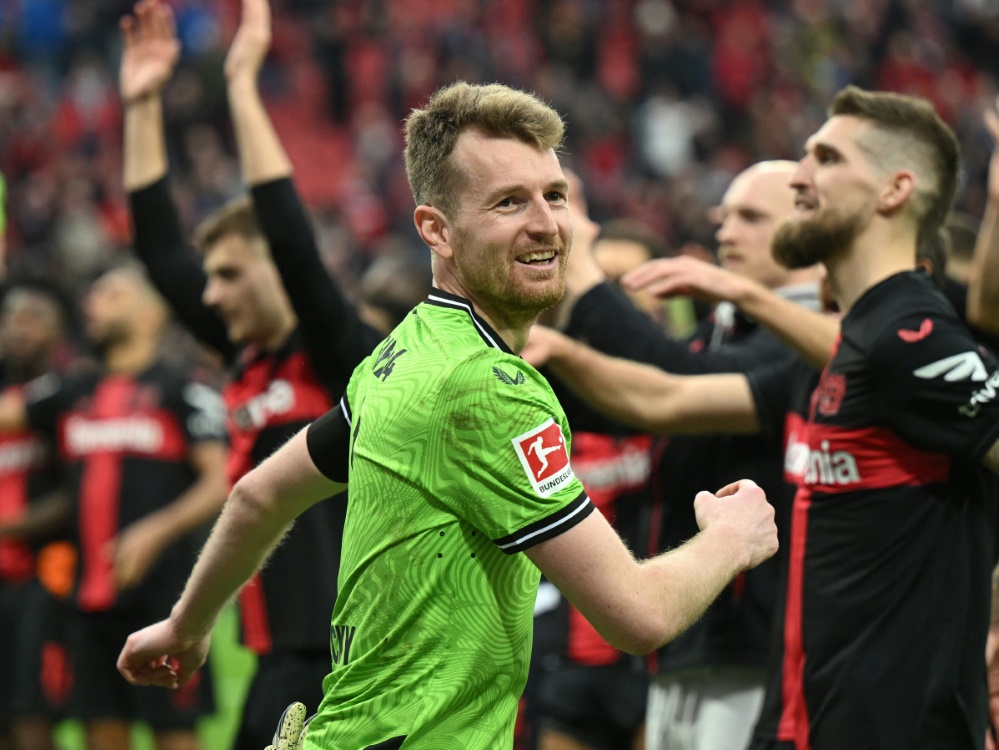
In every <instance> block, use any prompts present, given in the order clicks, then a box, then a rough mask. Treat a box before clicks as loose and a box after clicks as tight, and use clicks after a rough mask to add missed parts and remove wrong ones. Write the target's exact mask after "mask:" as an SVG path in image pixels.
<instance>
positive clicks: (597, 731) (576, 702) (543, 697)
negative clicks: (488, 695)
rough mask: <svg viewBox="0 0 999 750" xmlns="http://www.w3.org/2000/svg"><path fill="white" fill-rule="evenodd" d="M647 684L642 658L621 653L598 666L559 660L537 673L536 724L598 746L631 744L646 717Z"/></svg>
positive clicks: (607, 749)
mask: <svg viewBox="0 0 999 750" xmlns="http://www.w3.org/2000/svg"><path fill="white" fill-rule="evenodd" d="M648 690H649V680H648V675H647V673H646V671H645V663H644V660H642V659H639V658H633V657H629V656H623V657H622V658H621V660H620V661H618V662H616V663H614V664H608V665H606V666H598V667H590V666H585V665H582V664H576V663H574V662H568V661H562V662H560V663H559V664H558V665H557V666H555V667H554V668H552V669H549V670H546V671H545V672H544V673H543V674H542V675H541V682H540V684H539V686H538V715H539V724H540V725H541V727H542V728H543V729H550V730H552V731H556V732H559V733H561V734H565V735H568V736H570V737H573V738H575V739H577V740H578V741H580V742H583V743H585V744H587V745H589V746H590V747H592V748H595V749H596V750H621V748H627V747H631V746H632V744H633V742H634V738H635V736H636V734H637V733H638V732H639V731H640V729H641V727H642V725H643V723H644V721H645V703H646V700H647V694H648Z"/></svg>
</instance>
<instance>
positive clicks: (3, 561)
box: [0, 435, 42, 582]
mask: <svg viewBox="0 0 999 750" xmlns="http://www.w3.org/2000/svg"><path fill="white" fill-rule="evenodd" d="M41 451H42V448H41V445H40V443H39V442H38V439H37V438H35V437H31V436H28V435H17V436H16V437H13V436H12V437H7V438H5V439H2V440H0V467H2V468H0V521H7V522H10V521H15V520H17V519H20V518H21V517H23V516H24V514H25V513H27V511H28V500H29V498H28V475H29V473H30V472H31V471H32V470H33V469H34V468H36V465H37V463H38V461H37V460H34V461H28V460H27V459H29V458H30V457H31V456H36V457H37V456H40V455H42V453H41ZM18 457H23V458H24V459H26V460H23V461H22V460H18ZM34 567H35V556H34V554H32V552H31V548H30V547H29V546H28V545H27V544H25V543H24V542H22V541H19V540H16V539H0V580H3V581H9V582H17V581H25V580H27V579H28V578H31V576H32V573H33V572H34Z"/></svg>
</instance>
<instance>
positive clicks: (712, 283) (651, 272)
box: [621, 255, 752, 303]
mask: <svg viewBox="0 0 999 750" xmlns="http://www.w3.org/2000/svg"><path fill="white" fill-rule="evenodd" d="M751 283H752V282H751V281H749V280H748V279H746V278H745V277H743V276H739V275H738V274H736V273H733V272H732V271H729V270H726V269H724V268H720V267H718V266H716V265H714V264H713V263H708V262H706V261H703V260H699V259H697V258H693V257H691V256H689V255H680V256H678V257H676V258H657V259H656V260H650V261H648V262H646V263H643V264H642V265H640V266H639V267H638V268H636V269H635V270H633V271H629V272H628V273H626V274H625V275H624V276H623V277H622V278H621V284H622V286H624V287H625V288H626V289H631V290H633V291H638V290H645V291H647V292H650V293H652V294H654V295H656V296H657V297H677V296H683V297H695V298H697V299H702V300H707V301H709V302H723V301H725V302H736V303H738V301H739V299H740V298H741V297H742V295H743V294H744V293H745V291H746V290H747V288H748V286H749V285H750V284H751Z"/></svg>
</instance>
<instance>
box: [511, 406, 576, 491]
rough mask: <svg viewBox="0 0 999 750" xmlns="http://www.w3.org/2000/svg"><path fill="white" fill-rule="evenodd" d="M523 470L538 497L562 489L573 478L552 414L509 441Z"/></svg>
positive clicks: (559, 427) (561, 437) (564, 447)
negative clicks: (531, 428)
mask: <svg viewBox="0 0 999 750" xmlns="http://www.w3.org/2000/svg"><path fill="white" fill-rule="evenodd" d="M511 442H512V443H513V448H514V450H515V451H516V452H517V457H518V458H519V459H520V463H521V465H522V466H523V467H524V472H525V473H526V474H527V478H528V480H530V482H531V486H532V487H533V488H534V491H535V492H537V493H538V495H539V496H540V497H549V496H551V495H553V494H555V493H556V492H558V491H559V490H561V489H563V488H564V487H565V486H566V485H567V484H568V482H569V481H570V480H571V479H572V478H573V476H574V475H573V473H572V467H571V466H570V465H569V451H568V450H567V446H566V443H565V436H564V435H562V428H561V426H559V424H558V423H557V422H556V421H555V420H554V419H552V418H549V419H547V420H546V421H545V422H542V423H541V424H540V425H538V426H537V427H535V428H534V429H533V430H528V431H527V432H525V433H524V434H522V435H518V436H517V437H515V438H514V439H513V440H512V441H511Z"/></svg>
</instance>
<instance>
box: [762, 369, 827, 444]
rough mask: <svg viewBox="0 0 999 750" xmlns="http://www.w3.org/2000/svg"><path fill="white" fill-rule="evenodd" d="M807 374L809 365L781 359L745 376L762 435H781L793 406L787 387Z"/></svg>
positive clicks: (775, 436) (791, 392) (778, 436)
mask: <svg viewBox="0 0 999 750" xmlns="http://www.w3.org/2000/svg"><path fill="white" fill-rule="evenodd" d="M806 372H808V365H807V364H806V363H805V362H804V361H803V360H801V359H800V358H798V357H784V358H782V359H780V360H779V361H778V362H776V363H774V364H770V365H766V366H763V367H757V368H755V369H753V370H750V371H749V372H748V373H746V379H747V380H748V381H749V389H750V392H751V393H752V395H753V403H754V405H755V406H756V415H757V419H758V420H759V423H760V433H761V434H763V435H764V436H766V437H768V438H776V439H780V437H781V436H782V435H783V433H784V423H785V420H786V418H787V414H788V412H789V411H791V407H792V406H793V396H794V394H793V391H792V389H791V388H789V387H788V384H789V383H796V382H798V381H799V380H800V379H801V378H802V377H806V375H805V373H806ZM813 374H814V372H813Z"/></svg>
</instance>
